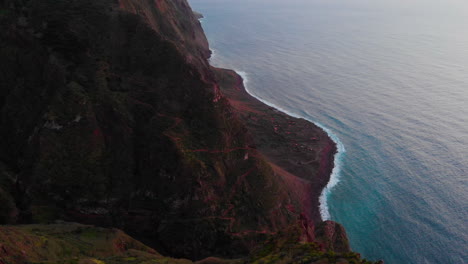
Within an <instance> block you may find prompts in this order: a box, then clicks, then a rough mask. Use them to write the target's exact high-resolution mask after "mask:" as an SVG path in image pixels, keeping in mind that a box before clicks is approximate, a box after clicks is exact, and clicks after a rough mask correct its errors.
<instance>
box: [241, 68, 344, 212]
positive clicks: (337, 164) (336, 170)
mask: <svg viewBox="0 0 468 264" xmlns="http://www.w3.org/2000/svg"><path fill="white" fill-rule="evenodd" d="M234 71H235V72H236V73H237V74H239V75H240V76H241V77H242V80H243V82H244V88H245V90H246V91H247V93H249V94H250V95H251V96H252V97H254V98H256V99H257V100H259V101H261V102H262V103H264V104H266V105H268V106H271V107H273V108H275V109H277V110H279V111H281V112H283V113H285V114H287V115H289V116H292V117H296V118H304V119H305V120H307V121H309V122H312V123H314V124H315V125H316V126H318V127H320V128H321V129H322V130H323V131H325V132H326V133H327V134H328V136H329V137H330V138H331V139H332V140H333V142H334V143H335V144H336V147H337V153H336V154H335V158H334V167H333V170H332V173H331V175H330V180H329V181H328V183H327V186H325V188H324V189H323V190H322V193H321V194H320V198H319V203H320V216H321V217H322V220H323V221H325V220H330V210H329V208H328V195H329V194H330V192H331V190H332V189H333V187H335V186H336V185H337V184H338V182H339V181H340V172H341V163H342V161H343V156H344V153H345V152H346V149H345V147H344V145H343V143H342V142H341V141H340V139H339V138H338V136H337V135H336V134H335V133H333V132H332V131H331V130H330V129H328V128H327V127H325V126H324V125H322V124H320V123H318V122H316V121H313V120H312V119H311V115H310V114H308V113H307V116H308V117H303V116H299V115H297V114H294V113H291V112H289V111H288V110H285V109H283V108H281V107H278V106H276V105H274V104H272V103H270V102H267V101H265V100H263V99H262V98H260V97H258V96H256V95H255V94H253V93H252V92H250V91H249V88H248V86H247V84H248V82H249V79H248V76H247V73H246V72H244V71H239V70H234Z"/></svg>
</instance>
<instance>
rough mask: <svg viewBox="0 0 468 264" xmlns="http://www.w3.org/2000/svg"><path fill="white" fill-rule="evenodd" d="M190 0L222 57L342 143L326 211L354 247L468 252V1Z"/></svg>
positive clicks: (429, 255)
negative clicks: (335, 177)
mask: <svg viewBox="0 0 468 264" xmlns="http://www.w3.org/2000/svg"><path fill="white" fill-rule="evenodd" d="M190 2H191V5H192V7H193V8H194V9H195V10H197V11H200V12H202V13H203V14H204V15H205V16H206V18H205V19H203V20H202V24H203V27H204V29H205V32H206V33H207V36H208V39H209V41H210V45H211V47H212V49H213V50H214V54H215V56H214V57H213V59H212V63H213V64H214V65H216V66H221V67H226V68H233V69H236V70H238V71H243V72H245V75H246V77H247V79H248V84H247V86H248V89H249V91H250V92H251V93H252V94H254V95H255V96H257V97H259V98H261V99H262V100H265V101H267V102H269V103H271V104H273V105H276V106H278V107H279V108H281V109H284V110H286V111H288V112H290V113H293V114H295V115H298V116H302V117H305V118H308V119H310V120H314V121H316V122H319V123H320V124H323V125H324V126H326V127H327V128H328V129H330V131H332V132H333V134H335V135H336V136H337V137H338V138H339V139H340V141H341V142H342V143H343V145H344V147H345V148H346V152H345V153H344V154H343V155H342V157H341V158H340V160H341V167H340V169H341V172H340V173H339V183H338V184H337V185H336V186H335V187H334V188H333V189H332V190H331V192H330V194H329V195H328V196H327V198H328V207H327V209H328V211H329V213H330V215H331V219H333V220H336V221H338V222H340V223H342V224H343V225H345V227H346V230H347V232H348V236H349V237H350V240H351V245H352V247H353V249H354V250H356V251H358V252H360V253H362V254H363V255H364V257H366V258H368V259H373V260H377V259H384V260H385V261H386V263H390V264H398V263H467V262H468V254H467V253H466V252H467V250H468V233H467V231H468V230H467V224H466V223H467V222H468V221H467V220H468V217H467V215H468V214H467V209H468V203H467V194H466V193H467V179H468V34H466V29H467V28H468V3H465V2H464V1H458V0H446V1H436V0H426V1H422V0H407V1H399V0H394V1H390V0H376V1H365V0H349V1H338V0H327V1H325V0H323V1H321V0H320V1H319V0H307V1H306V0H290V1H279V0H270V1H266V0H236V1H233V0H191V1H190Z"/></svg>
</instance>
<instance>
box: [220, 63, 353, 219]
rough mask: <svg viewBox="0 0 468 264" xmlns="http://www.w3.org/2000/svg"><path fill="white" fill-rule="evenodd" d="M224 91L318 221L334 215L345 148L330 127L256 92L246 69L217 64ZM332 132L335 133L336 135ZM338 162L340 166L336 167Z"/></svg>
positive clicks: (275, 167) (305, 208) (258, 143)
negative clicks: (330, 200) (332, 198)
mask: <svg viewBox="0 0 468 264" xmlns="http://www.w3.org/2000/svg"><path fill="white" fill-rule="evenodd" d="M212 69H213V71H214V72H215V75H216V79H217V81H218V82H219V84H220V90H221V93H222V94H223V95H224V96H225V97H226V98H227V99H228V100H229V102H230V104H231V106H232V107H233V109H234V111H235V112H236V114H237V115H238V116H239V117H240V118H241V119H242V120H243V121H244V123H245V125H246V127H247V129H248V130H249V132H250V134H251V135H252V137H253V139H254V142H255V144H256V146H255V147H256V148H257V150H258V151H259V152H260V153H261V154H262V155H263V156H264V157H265V158H266V160H267V161H268V162H269V163H270V165H271V167H272V168H273V170H274V171H275V173H277V174H278V175H280V176H281V177H282V179H283V180H284V183H285V184H286V185H289V187H290V189H292V190H295V191H296V192H297V193H296V194H295V195H298V196H299V197H298V198H299V200H300V201H302V205H301V206H302V212H301V213H304V214H305V215H307V216H308V217H309V218H310V219H311V220H313V222H315V223H320V222H321V221H325V220H329V218H330V217H329V213H328V208H327V207H326V206H327V202H326V196H327V195H328V193H329V191H330V189H331V188H333V186H335V185H336V183H337V182H338V174H339V171H340V167H339V165H340V163H341V160H340V159H341V156H342V154H343V153H344V147H343V145H342V144H341V142H340V141H339V140H338V138H337V137H336V136H335V135H333V134H332V133H331V132H330V131H329V130H328V129H327V128H325V127H324V126H322V125H320V124H316V123H314V122H313V121H310V120H307V119H305V118H303V117H299V116H297V115H294V114H292V113H289V112H288V111H286V110H284V109H282V108H280V107H277V106H275V105H272V104H271V103H269V102H266V101H264V100H262V99H261V98H258V97H256V96H255V95H253V94H252V93H250V91H249V90H248V88H247V87H248V86H247V84H248V78H247V76H246V73H245V72H242V71H235V70H228V69H220V68H215V67H212ZM330 134H332V135H330ZM336 165H338V166H336Z"/></svg>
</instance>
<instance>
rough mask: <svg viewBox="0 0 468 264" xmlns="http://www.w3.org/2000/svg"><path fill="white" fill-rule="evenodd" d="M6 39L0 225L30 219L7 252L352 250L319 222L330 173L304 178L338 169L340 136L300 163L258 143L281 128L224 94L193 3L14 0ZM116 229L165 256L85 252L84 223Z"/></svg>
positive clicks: (2, 30) (1, 255) (0, 57)
mask: <svg viewBox="0 0 468 264" xmlns="http://www.w3.org/2000/svg"><path fill="white" fill-rule="evenodd" d="M0 47H1V49H0V109H1V115H0V136H1V137H2V138H3V139H4V140H2V141H1V142H0V224H10V225H18V224H22V225H21V226H16V227H15V226H4V227H2V229H1V230H0V263H41V262H46V261H49V262H50V261H55V262H58V261H59V260H60V261H62V262H63V263H69V262H67V261H69V260H70V259H71V258H76V259H79V261H88V262H83V263H101V262H102V261H104V259H106V261H110V260H107V259H108V258H111V257H112V255H115V256H116V257H117V255H118V257H119V258H120V257H122V256H125V257H127V258H130V259H131V258H135V259H134V260H135V262H129V263H143V262H144V261H150V262H148V263H161V261H162V260H161V258H162V257H161V256H162V255H166V256H171V257H173V258H163V259H166V260H164V261H166V262H168V263H177V262H178V261H179V260H176V259H174V258H185V259H190V260H193V261H196V260H203V259H204V261H208V262H206V263H221V262H222V261H228V260H221V259H218V258H208V260H207V259H206V258H207V257H213V256H216V257H222V258H224V259H240V260H241V261H243V262H255V261H257V260H261V259H264V258H268V257H269V256H271V254H273V253H275V254H277V253H278V254H280V253H281V252H289V249H290V248H291V247H292V248H296V247H298V248H300V247H302V246H301V245H305V244H304V243H306V245H309V246H305V247H304V248H305V249H304V250H302V251H300V252H302V253H301V254H302V255H304V254H305V253H304V252H306V251H307V250H309V249H310V250H312V248H313V249H314V250H313V252H316V254H317V256H316V257H314V258H316V260H317V261H319V260H320V259H321V258H324V255H323V254H325V253H326V252H327V250H331V249H334V250H336V251H337V252H338V254H342V256H343V258H344V259H345V260H346V256H348V255H344V254H348V253H349V247H348V246H347V242H346V243H339V247H335V245H336V243H334V242H333V241H334V240H333V239H334V238H330V237H327V234H328V233H327V232H323V233H320V231H319V229H318V228H315V226H316V225H319V224H320V220H319V218H318V217H317V213H316V212H315V211H314V210H318V209H317V208H315V209H314V207H315V205H314V202H313V201H315V199H316V197H314V191H310V190H311V189H314V188H318V187H317V186H321V185H323V183H324V182H325V184H326V180H325V181H324V180H322V181H321V182H320V183H318V185H313V186H315V187H310V190H309V189H308V188H309V185H307V184H305V185H304V186H306V187H304V186H301V182H302V180H305V181H309V182H315V180H314V179H313V178H309V179H302V178H303V177H302V176H301V175H299V176H298V175H295V174H298V173H299V171H300V170H303V169H304V170H308V171H309V172H314V177H319V178H321V179H322V178H323V177H326V175H327V171H329V170H330V168H331V167H330V166H332V165H330V162H331V160H332V159H331V157H332V156H333V146H332V145H330V143H329V142H330V139H329V138H328V137H327V136H326V135H325V134H324V133H323V131H322V132H321V133H322V134H320V135H321V136H320V138H319V139H317V140H316V141H314V142H315V143H316V146H315V150H314V155H315V156H314V161H317V162H312V163H311V164H313V166H306V167H304V166H296V167H294V168H292V167H290V166H289V165H288V164H287V163H288V162H290V161H284V160H281V158H280V155H278V153H276V154H275V152H274V151H268V147H265V146H263V145H262V144H259V142H261V140H262V135H263V134H262V133H263V132H261V131H263V130H262V127H265V128H266V129H267V130H268V131H270V130H271V127H270V125H265V126H263V125H261V124H260V125H259V126H258V127H253V126H252V125H251V124H249V122H248V119H246V118H245V112H241V111H240V109H239V108H238V107H237V106H236V105H235V99H233V98H234V97H232V96H231V97H230V96H229V95H228V93H229V89H228V88H229V87H231V86H232V85H229V82H226V81H221V80H220V77H222V76H221V75H220V74H221V73H220V71H217V70H216V71H214V70H213V69H212V68H211V67H210V65H209V63H208V61H207V59H208V58H209V56H210V51H209V48H208V42H207V40H206V37H205V35H204V33H203V30H202V28H201V25H200V23H199V22H198V20H197V18H196V15H195V14H194V13H193V12H192V10H191V9H190V6H189V5H188V3H187V2H186V0H172V1H170V0H156V1H153V0H151V1H150V0H136V1H129V0H119V1H116V0H79V1H77V0H63V1H55V0H20V1H18V0H14V1H13V0H6V1H3V2H1V3H0ZM222 75H223V74H222ZM228 75H230V76H231V77H230V78H233V80H236V79H235V78H237V77H235V76H234V75H233V74H232V73H229V74H228ZM226 76H227V75H226ZM220 84H221V85H220ZM301 122H303V121H301ZM308 126H312V125H311V124H310V123H309V125H308ZM314 131H319V130H317V129H316V130H314ZM268 133H270V132H268ZM301 133H302V132H301ZM314 133H315V132H314ZM317 133H318V132H317ZM314 135H315V134H314ZM307 136H309V135H308V134H307ZM284 142H289V141H287V140H285V141H284ZM298 155H300V154H298ZM322 161H323V162H325V163H326V162H328V163H327V164H328V165H323V164H324V163H323V162H322ZM291 168H292V169H291ZM322 176H323V177H322ZM292 177H296V178H297V177H298V178H301V179H302V180H301V179H296V178H294V180H290V178H291V179H292ZM323 179H325V178H323ZM314 184H315V183H314ZM310 186H312V185H310ZM296 187H297V188H299V189H301V190H303V191H301V192H300V193H299V194H298V193H297V189H296ZM309 198H311V199H312V200H311V201H312V202H309V200H308V199H309ZM310 205H313V206H310ZM57 220H60V221H67V222H78V223H81V224H86V225H88V226H86V227H80V226H78V227H77V226H74V225H75V224H69V225H72V227H70V226H67V225H65V226H63V225H62V226H58V227H57V226H56V225H57V224H54V223H56V221H57ZM30 224H36V226H30ZM94 226H99V228H98V227H94ZM57 228H58V231H57ZM70 228H71V229H70ZM100 228H102V229H100ZM106 228H118V229H122V230H124V231H125V232H127V233H128V234H129V235H131V236H132V237H134V238H135V239H138V240H139V241H141V242H142V243H145V244H146V245H148V246H149V247H152V248H154V249H155V250H153V249H149V247H147V246H144V247H143V246H140V244H138V243H140V242H138V243H137V242H131V243H133V244H135V243H137V244H138V248H137V249H135V250H139V251H144V252H146V253H144V254H153V255H154V256H151V255H150V256H148V255H145V257H144V259H143V260H142V259H140V258H137V257H134V256H133V255H128V254H127V253H128V252H127V251H128V250H123V251H118V252H117V251H112V250H111V251H109V252H108V254H107V255H106V254H104V255H102V254H101V255H100V254H98V253H96V252H95V251H86V250H85V251H80V249H79V245H81V244H80V243H88V242H89V241H88V242H83V239H84V240H86V239H87V238H81V237H80V238H79V239H78V238H77V237H76V234H77V233H78V234H81V233H80V232H82V231H79V232H78V231H76V229H78V230H82V229H86V230H91V231H90V232H101V233H107V235H104V238H103V237H102V236H98V237H96V239H97V240H98V241H97V242H98V243H104V244H106V243H109V241H110V240H109V239H108V238H109V237H110V236H118V237H122V236H123V237H125V239H124V240H125V241H127V240H126V239H127V237H128V236H127V235H123V233H119V232H121V231H115V229H106ZM36 229H37V230H39V231H37V230H36ZM41 230H42V231H41ZM73 230H75V231H73ZM96 230H98V231H96ZM284 230H291V232H286V233H285V232H284ZM36 231H37V232H36ZM2 232H3V233H2ZM57 232H58V233H63V236H61V237H59V239H62V240H60V241H58V240H56V239H57V237H54V236H55V235H56V234H57ZM116 232H117V233H116ZM101 233H100V234H101ZM2 234H3V236H2ZM70 234H71V238H70V239H69V240H68V238H67V237H68V236H69V235H70ZM116 234H117V235H116ZM341 234H342V235H341V236H342V237H345V234H344V231H343V232H341ZM38 239H39V240H38ZM63 239H65V240H66V241H65V242H64V241H63ZM77 239H78V240H77ZM15 240H16V241H19V242H21V241H23V240H25V241H26V242H25V244H15V243H16V242H15ZM128 240H129V241H130V240H131V241H134V239H133V238H129V237H128ZM35 241H36V242H37V241H42V242H44V241H54V242H53V243H52V242H51V243H45V244H44V243H42V242H41V243H40V245H41V248H42V249H43V250H42V251H41V250H39V249H38V251H37V252H36V251H31V250H30V249H29V247H28V245H30V243H36V242H35ZM73 241H75V242H76V243H77V244H74V243H75V242H73ZM80 241H81V242H80ZM267 241H270V242H269V243H270V244H271V245H272V246H270V249H271V250H270V249H269V250H267V251H265V252H266V253H265V252H263V253H261V254H260V253H259V251H258V250H260V252H261V248H264V245H266V243H267ZM281 241H283V242H281ZM284 241H287V243H286V242H284ZM330 241H331V242H330ZM62 242H63V243H62ZM37 243H39V242H37ZM93 243H94V242H93ZM129 243H130V242H129ZM307 243H308V244H307ZM59 244H60V245H62V246H61V248H65V249H64V250H65V252H71V253H69V254H68V253H67V254H65V253H64V254H59V253H57V252H58V251H54V250H55V246H54V245H59ZM133 244H132V245H133ZM293 244H295V245H296V246H292V245H293ZM22 245H24V246H25V247H26V249H27V250H25V249H21V250H19V251H18V248H17V247H19V246H22ZM112 245H113V246H115V244H112V243H111V244H109V245H108V246H105V247H104V248H106V247H112ZM285 245H287V247H286V246H285ZM67 249H69V250H67ZM72 249H73V250H72ZM128 249H132V248H128ZM2 250H3V251H2ZM132 250H133V249H132ZM156 250H157V252H156ZM104 251H105V250H104ZM34 252H36V253H34ZM60 252H62V251H60ZM73 252H75V253H73ZM76 252H81V253H76ZM126 252H127V253H126ZM132 252H133V251H132ZM272 252H273V253H272ZM307 252H309V251H307ZM310 252H312V251H310ZM62 253H63V252H62ZM303 253H304V254H303ZM74 254H75V255H76V256H74ZM129 254H130V253H129ZM142 254H143V253H142ZM314 254H315V253H314ZM156 255H157V256H156ZM298 256H299V255H298ZM340 256H341V255H340ZM82 257H85V258H90V259H91V260H88V259H85V260H82V259H80V258H82ZM335 257H336V256H335ZM348 257H349V259H356V260H359V257H358V256H357V255H352V256H351V255H349V256H348ZM93 258H94V259H93ZM254 258H256V259H254ZM275 258H276V257H275ZM15 261H16V262H15ZM21 261H23V262H21ZM76 261H78V260H76ZM99 261H101V262H99ZM120 261H123V260H120ZM151 261H153V262H151ZM184 261H188V260H183V261H182V262H184ZM229 261H235V260H229ZM262 261H263V260H262ZM55 262H54V263H55ZM182 262H181V263H182ZM189 262H190V261H189ZM79 263H82V262H79ZM105 263H108V262H105ZM109 263H112V262H109ZM115 263H125V262H115ZM144 263H147V262H144ZM285 263H289V262H285ZM344 263H345V262H344Z"/></svg>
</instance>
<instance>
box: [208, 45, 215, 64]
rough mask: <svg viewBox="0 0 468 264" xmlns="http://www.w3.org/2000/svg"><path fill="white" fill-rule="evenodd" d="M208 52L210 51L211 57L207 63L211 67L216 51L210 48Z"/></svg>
mask: <svg viewBox="0 0 468 264" xmlns="http://www.w3.org/2000/svg"><path fill="white" fill-rule="evenodd" d="M210 51H211V56H210V58H209V59H208V61H209V62H210V64H211V65H213V60H214V57H215V55H216V50H215V49H213V48H210Z"/></svg>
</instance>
